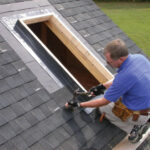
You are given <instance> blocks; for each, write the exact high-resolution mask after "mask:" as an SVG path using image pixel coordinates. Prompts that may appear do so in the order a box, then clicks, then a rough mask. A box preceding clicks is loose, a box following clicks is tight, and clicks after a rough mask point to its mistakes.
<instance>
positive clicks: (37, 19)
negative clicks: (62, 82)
mask: <svg viewBox="0 0 150 150" xmlns="http://www.w3.org/2000/svg"><path fill="white" fill-rule="evenodd" d="M51 17H54V18H56V19H57V20H58V22H59V23H61V24H62V26H63V27H64V28H65V29H66V31H68V32H69V33H70V35H72V37H73V38H75V40H76V41H78V42H79V43H80V44H81V45H82V47H83V48H84V49H85V50H86V53H87V54H88V55H91V57H92V58H94V59H95V61H96V62H97V63H99V64H100V66H101V67H102V69H103V68H104V71H105V73H106V78H107V79H105V81H106V80H110V79H112V78H113V75H112V74H111V73H110V72H109V70H108V69H107V68H105V66H104V65H103V64H102V63H101V62H100V61H99V59H98V58H97V57H96V56H95V55H94V54H93V53H92V52H91V51H90V50H88V48H87V47H86V46H85V45H84V44H83V43H82V42H81V41H80V40H79V38H78V37H77V36H76V35H75V34H74V33H73V32H72V31H71V30H70V29H69V28H68V27H67V26H66V25H65V24H64V23H63V22H62V21H61V20H60V19H59V17H58V16H57V15H55V14H54V13H50V14H45V15H37V16H31V17H26V18H22V19H19V20H18V21H19V22H20V23H21V24H22V25H23V26H24V27H25V28H26V29H27V30H28V31H29V32H30V34H31V35H32V36H33V37H34V38H35V39H36V40H37V41H38V43H39V44H41V45H42V47H43V48H44V49H45V50H46V52H47V53H48V54H49V55H50V56H51V57H52V58H53V59H54V60H55V61H56V62H57V63H58V64H59V66H60V67H61V68H62V69H63V70H64V71H65V72H66V73H67V74H68V75H69V76H70V77H71V78H72V79H73V81H74V82H76V83H77V85H78V86H79V87H80V88H81V89H82V90H83V91H87V90H86V89H85V88H84V87H83V86H82V85H81V84H80V82H79V81H78V80H77V79H76V78H75V77H74V76H73V75H72V74H71V73H70V71H69V70H68V69H67V68H66V67H65V66H64V65H63V64H62V63H61V62H60V61H59V60H58V58H57V57H56V56H55V55H54V54H53V53H52V52H51V51H50V50H49V49H48V48H47V46H45V44H44V43H43V42H42V41H41V40H40V39H39V38H38V37H37V36H36V35H35V34H34V33H33V32H32V30H31V29H30V28H29V27H28V24H33V23H39V22H44V21H49V20H50V19H51ZM56 36H57V35H56ZM90 72H91V71H90ZM93 76H94V75H93ZM94 77H95V76H94ZM105 81H102V80H101V81H100V82H101V83H103V82H105Z"/></svg>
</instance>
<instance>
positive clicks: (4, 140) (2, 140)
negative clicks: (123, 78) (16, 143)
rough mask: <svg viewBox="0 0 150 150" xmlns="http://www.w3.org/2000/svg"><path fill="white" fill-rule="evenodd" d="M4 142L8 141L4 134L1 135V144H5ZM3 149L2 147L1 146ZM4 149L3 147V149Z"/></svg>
mask: <svg viewBox="0 0 150 150" xmlns="http://www.w3.org/2000/svg"><path fill="white" fill-rule="evenodd" d="M4 142H6V139H5V138H4V136H2V135H0V145H1V144H3V143H4ZM0 149H1V147H0ZM1 150H3V149H1Z"/></svg>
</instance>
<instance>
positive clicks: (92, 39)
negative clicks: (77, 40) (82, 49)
mask: <svg viewBox="0 0 150 150" xmlns="http://www.w3.org/2000/svg"><path fill="white" fill-rule="evenodd" d="M105 38H106V37H104V36H103V35H99V34H94V35H91V36H88V37H86V39H87V41H88V42H89V43H90V44H95V43H97V42H99V41H102V40H104V39H105Z"/></svg>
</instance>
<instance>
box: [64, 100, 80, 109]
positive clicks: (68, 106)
mask: <svg viewBox="0 0 150 150" xmlns="http://www.w3.org/2000/svg"><path fill="white" fill-rule="evenodd" d="M65 107H66V108H74V107H80V103H78V102H74V101H69V102H67V103H66V104H65Z"/></svg>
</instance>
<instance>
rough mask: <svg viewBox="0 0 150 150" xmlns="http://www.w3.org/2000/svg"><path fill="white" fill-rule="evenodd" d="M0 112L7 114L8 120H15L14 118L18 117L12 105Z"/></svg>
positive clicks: (6, 118)
mask: <svg viewBox="0 0 150 150" xmlns="http://www.w3.org/2000/svg"><path fill="white" fill-rule="evenodd" d="M0 114H2V115H3V116H5V120H6V121H10V120H13V119H14V118H16V114H15V113H14V111H13V110H12V109H11V108H10V107H6V108H5V109H1V110H0Z"/></svg>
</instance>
